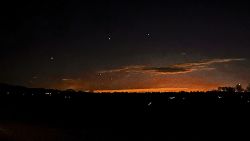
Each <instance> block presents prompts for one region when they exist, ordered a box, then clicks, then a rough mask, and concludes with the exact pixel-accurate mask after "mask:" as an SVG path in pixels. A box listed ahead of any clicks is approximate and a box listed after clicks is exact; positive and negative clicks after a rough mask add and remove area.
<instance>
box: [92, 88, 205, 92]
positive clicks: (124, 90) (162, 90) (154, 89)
mask: <svg viewBox="0 0 250 141" xmlns="http://www.w3.org/2000/svg"><path fill="white" fill-rule="evenodd" d="M181 91H185V92H191V91H207V90H204V89H192V88H191V89H190V88H149V89H121V90H95V91H94V92H95V93H116V92H117V93H147V92H160V93H161V92H181Z"/></svg>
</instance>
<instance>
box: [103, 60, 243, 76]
mask: <svg viewBox="0 0 250 141" xmlns="http://www.w3.org/2000/svg"><path fill="white" fill-rule="evenodd" d="M244 60H245V59H244V58H228V59H209V60H202V61H199V62H192V63H183V64H175V65H170V66H166V67H154V66H143V65H137V66H125V67H122V68H117V69H111V70H104V71H100V72H99V73H119V72H121V73H122V72H123V73H151V74H184V73H190V72H193V71H202V70H214V69H215V68H213V67H210V66H211V65H213V64H223V63H230V62H234V61H244Z"/></svg>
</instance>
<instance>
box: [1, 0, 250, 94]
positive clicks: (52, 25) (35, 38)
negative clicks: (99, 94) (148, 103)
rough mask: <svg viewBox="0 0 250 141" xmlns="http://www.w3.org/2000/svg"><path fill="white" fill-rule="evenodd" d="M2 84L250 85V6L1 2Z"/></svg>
mask: <svg viewBox="0 0 250 141" xmlns="http://www.w3.org/2000/svg"><path fill="white" fill-rule="evenodd" d="M1 7H2V8H1V9H2V10H1V43H0V82H2V83H8V84H15V85H23V86H27V87H42V88H56V89H76V90H123V91H131V90H138V91H139V90H140V91H176V90H186V91H191V90H211V89H216V88H217V87H218V86H235V85H236V84H237V83H242V84H243V86H244V87H245V86H246V85H247V84H248V83H249V82H250V73H249V72H250V61H249V60H250V57H249V52H250V3H247V2H236V1H235V2H228V1H218V0H217V1H212V0H209V1H201V0H190V1H179V0H171V1H168V0H165V1H157V0H151V1H146V0H145V1H136V2H135V1H125V0H123V1H120V0H102V1H94V0H91V1H89V2H87V1H73V0H65V1H60V0H58V1H37V0H36V1H32V2H24V1H20V2H18V3H15V2H12V1H10V2H6V3H4V4H1Z"/></svg>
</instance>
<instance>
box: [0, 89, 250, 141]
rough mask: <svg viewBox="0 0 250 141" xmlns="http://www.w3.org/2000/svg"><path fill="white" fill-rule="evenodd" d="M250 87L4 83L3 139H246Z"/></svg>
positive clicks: (0, 94)
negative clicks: (148, 88) (141, 88)
mask: <svg viewBox="0 0 250 141" xmlns="http://www.w3.org/2000/svg"><path fill="white" fill-rule="evenodd" d="M249 106H250V95H249V93H232V92H231V93H227V92H216V91H213V92H206V93H203V92H193V93H186V92H180V93H146V94H132V93H112V94H110V93H106V94H96V93H86V92H75V91H73V90H68V91H58V90H50V89H34V88H25V87H19V86H10V85H1V87H0V112H1V114H0V115H1V116H0V140H1V141H2V140H3V141H4V140H7V141H8V140H10V141H26V140H27V141H33V140H34V141H52V140H58V141H64V140H65V141H78V140H132V139H133V140H134V139H135V140H170V141H172V140H173V141H174V140H195V141H196V140H197V141H198V140H218V139H219V140H227V139H234V140H246V139H248V138H249V137H248V133H249V116H248V113H249V112H250V109H249Z"/></svg>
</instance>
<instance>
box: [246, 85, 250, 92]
mask: <svg viewBox="0 0 250 141" xmlns="http://www.w3.org/2000/svg"><path fill="white" fill-rule="evenodd" d="M246 91H247V92H250V83H249V84H248V86H247V89H246Z"/></svg>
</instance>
